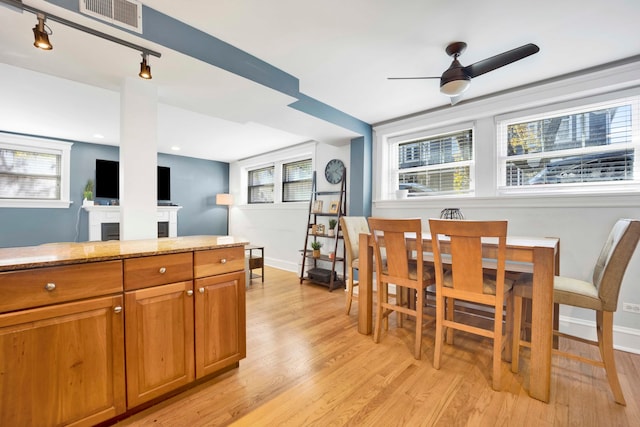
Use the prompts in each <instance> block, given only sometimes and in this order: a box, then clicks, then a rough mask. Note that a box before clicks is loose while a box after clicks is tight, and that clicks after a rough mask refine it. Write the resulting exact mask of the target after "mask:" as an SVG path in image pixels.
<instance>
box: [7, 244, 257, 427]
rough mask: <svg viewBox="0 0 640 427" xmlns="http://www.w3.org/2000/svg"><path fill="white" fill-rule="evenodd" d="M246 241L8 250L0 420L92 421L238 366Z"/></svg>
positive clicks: (243, 349)
mask: <svg viewBox="0 0 640 427" xmlns="http://www.w3.org/2000/svg"><path fill="white" fill-rule="evenodd" d="M247 243H248V241H247V240H246V239H238V238H233V237H229V236H190V237H177V238H162V239H149V240H130V241H109V242H84V243H54V244H46V245H40V246H33V247H22V248H4V249H0V425H37V426H53V425H69V424H72V425H94V424H97V423H100V422H104V421H108V420H114V419H117V418H120V417H123V416H126V415H127V414H129V413H132V412H135V411H136V410H137V409H139V408H142V407H148V406H149V405H152V404H154V403H156V402H158V401H160V400H162V399H164V398H166V397H168V396H170V395H172V394H175V393H177V392H179V391H181V390H184V389H186V388H188V387H189V386H192V385H193V384H196V383H199V382H201V381H206V380H207V379H208V378H210V377H213V376H215V375H216V374H219V373H221V372H225V371H227V370H229V369H233V368H234V367H237V366H238V365H239V361H240V360H241V359H243V358H244V357H246V332H245V329H246V328H245V294H244V292H245V261H244V246H245V245H246V244H247Z"/></svg>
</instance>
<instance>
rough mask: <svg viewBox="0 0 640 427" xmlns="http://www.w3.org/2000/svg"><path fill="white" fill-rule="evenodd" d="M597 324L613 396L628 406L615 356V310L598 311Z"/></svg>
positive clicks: (600, 346) (601, 351)
mask: <svg viewBox="0 0 640 427" xmlns="http://www.w3.org/2000/svg"><path fill="white" fill-rule="evenodd" d="M596 324H597V331H598V347H599V348H600V355H601V356H602V361H603V362H604V369H605V371H606V373H607V379H608V380H609V386H610V387H611V391H612V392H613V397H614V399H615V401H616V403H619V404H620V405H623V406H626V405H627V403H626V402H625V400H624V395H623V394H622V388H621V387H620V382H619V381H618V373H617V371H616V362H615V359H614V356H613V312H611V311H596Z"/></svg>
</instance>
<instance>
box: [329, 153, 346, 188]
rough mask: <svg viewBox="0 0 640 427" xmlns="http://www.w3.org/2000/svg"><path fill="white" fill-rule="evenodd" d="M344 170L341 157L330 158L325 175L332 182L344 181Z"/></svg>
mask: <svg viewBox="0 0 640 427" xmlns="http://www.w3.org/2000/svg"><path fill="white" fill-rule="evenodd" d="M343 171H344V163H342V160H340V159H332V160H329V162H328V163H327V166H325V168H324V177H325V178H326V179H327V181H329V182H330V183H331V184H337V183H339V182H340V181H342V175H343Z"/></svg>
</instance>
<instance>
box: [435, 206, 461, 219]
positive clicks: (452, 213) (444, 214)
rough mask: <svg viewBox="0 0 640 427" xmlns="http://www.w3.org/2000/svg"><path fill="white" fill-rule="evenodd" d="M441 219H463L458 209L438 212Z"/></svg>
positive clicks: (446, 209)
mask: <svg viewBox="0 0 640 427" xmlns="http://www.w3.org/2000/svg"><path fill="white" fill-rule="evenodd" d="M440 218H442V219H464V215H463V214H462V211H461V210H460V209H459V208H445V209H442V210H441V211H440Z"/></svg>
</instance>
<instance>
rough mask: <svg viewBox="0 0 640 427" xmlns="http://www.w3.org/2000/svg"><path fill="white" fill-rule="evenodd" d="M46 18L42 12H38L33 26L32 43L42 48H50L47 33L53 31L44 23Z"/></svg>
mask: <svg viewBox="0 0 640 427" xmlns="http://www.w3.org/2000/svg"><path fill="white" fill-rule="evenodd" d="M46 19H47V18H46V17H45V16H44V15H43V14H40V13H38V23H37V24H36V26H35V27H33V36H34V38H35V41H34V42H33V45H34V46H35V47H37V48H39V49H42V50H51V49H53V45H51V43H50V42H49V34H53V32H52V31H51V28H49V26H48V25H45V23H44V21H45V20H46ZM47 29H48V30H49V31H47Z"/></svg>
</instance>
